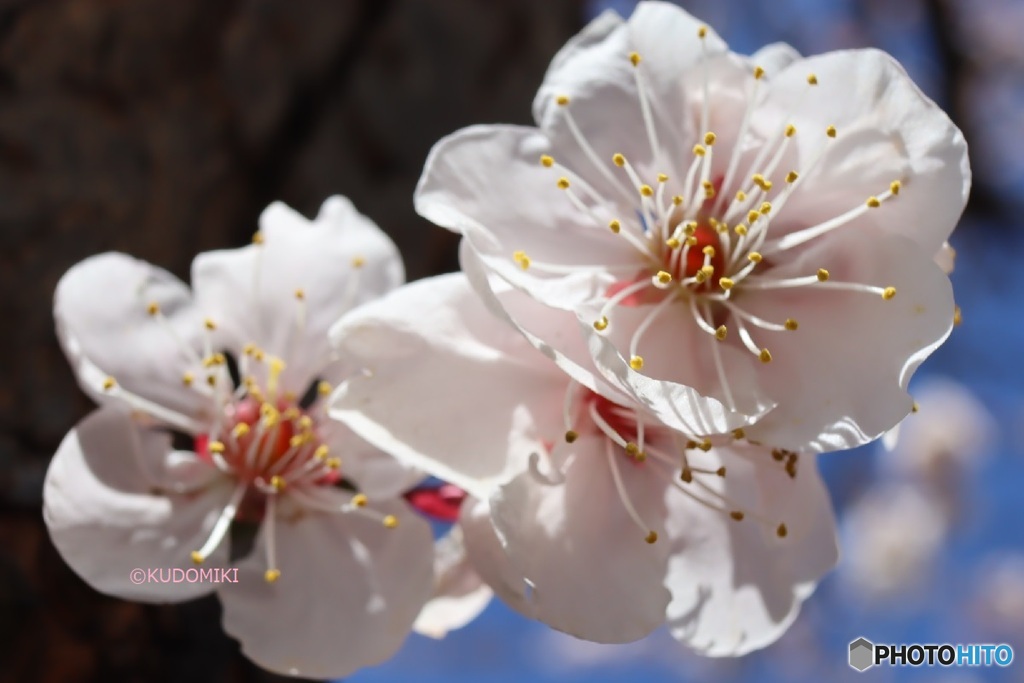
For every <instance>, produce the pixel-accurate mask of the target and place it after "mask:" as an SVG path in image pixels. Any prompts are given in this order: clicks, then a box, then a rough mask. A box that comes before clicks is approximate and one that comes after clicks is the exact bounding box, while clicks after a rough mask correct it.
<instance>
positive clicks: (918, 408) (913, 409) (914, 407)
mask: <svg viewBox="0 0 1024 683" xmlns="http://www.w3.org/2000/svg"><path fill="white" fill-rule="evenodd" d="M920 411H921V406H919V405H918V404H917V401H914V402H913V403H912V404H911V406H910V412H912V413H917V412H920Z"/></svg>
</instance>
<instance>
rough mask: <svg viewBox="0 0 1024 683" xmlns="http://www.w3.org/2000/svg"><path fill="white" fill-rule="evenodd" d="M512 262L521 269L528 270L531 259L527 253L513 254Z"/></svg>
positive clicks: (516, 252) (518, 252)
mask: <svg viewBox="0 0 1024 683" xmlns="http://www.w3.org/2000/svg"><path fill="white" fill-rule="evenodd" d="M512 260H513V261H515V262H516V263H518V264H519V267H520V268H522V269H523V270H527V269H529V267H530V257H529V256H527V255H526V252H525V251H515V252H512Z"/></svg>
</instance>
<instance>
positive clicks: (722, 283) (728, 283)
mask: <svg viewBox="0 0 1024 683" xmlns="http://www.w3.org/2000/svg"><path fill="white" fill-rule="evenodd" d="M735 284H736V283H735V282H733V281H732V278H727V277H720V278H718V286H719V287H721V288H722V289H724V290H726V291H729V290H730V289H732V288H733V286H734V285H735Z"/></svg>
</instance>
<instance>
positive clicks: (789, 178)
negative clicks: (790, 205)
mask: <svg viewBox="0 0 1024 683" xmlns="http://www.w3.org/2000/svg"><path fill="white" fill-rule="evenodd" d="M799 177H800V174H799V173H797V172H796V171H790V172H789V173H787V174H786V182H787V183H790V184H792V183H795V182H796V179H797V178H799Z"/></svg>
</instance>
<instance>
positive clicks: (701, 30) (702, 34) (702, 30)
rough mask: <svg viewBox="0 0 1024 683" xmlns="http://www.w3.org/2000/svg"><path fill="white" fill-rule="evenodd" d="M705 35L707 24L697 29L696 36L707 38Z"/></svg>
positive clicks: (706, 33)
mask: <svg viewBox="0 0 1024 683" xmlns="http://www.w3.org/2000/svg"><path fill="white" fill-rule="evenodd" d="M707 35H708V27H707V26H701V27H700V28H698V29H697V37H698V38H707Z"/></svg>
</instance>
